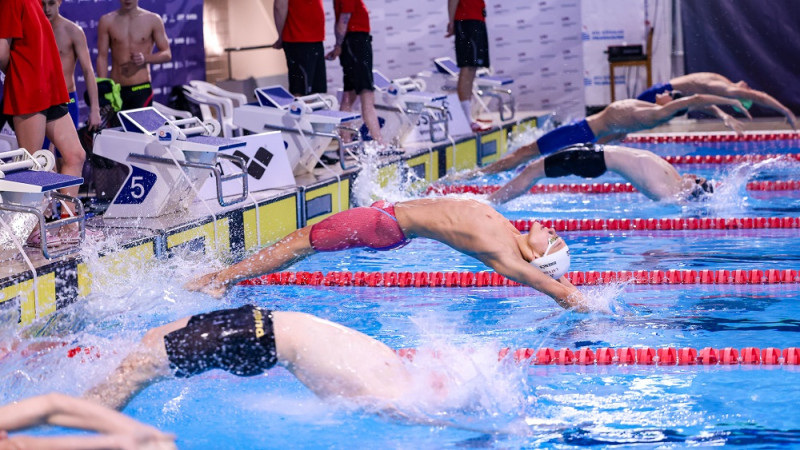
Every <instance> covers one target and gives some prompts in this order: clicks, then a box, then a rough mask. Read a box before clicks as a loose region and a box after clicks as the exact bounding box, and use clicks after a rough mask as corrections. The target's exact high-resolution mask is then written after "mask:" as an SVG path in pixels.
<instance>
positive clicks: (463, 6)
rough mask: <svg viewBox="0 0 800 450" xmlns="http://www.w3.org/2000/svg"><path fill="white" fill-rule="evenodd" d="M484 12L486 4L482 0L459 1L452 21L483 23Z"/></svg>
mask: <svg viewBox="0 0 800 450" xmlns="http://www.w3.org/2000/svg"><path fill="white" fill-rule="evenodd" d="M484 11H486V3H485V2H484V1H483V0H460V1H459V2H458V6H457V7H456V16H455V17H453V20H481V21H485V20H486V18H485V17H484V15H483V13H484Z"/></svg>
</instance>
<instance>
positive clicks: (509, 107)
mask: <svg viewBox="0 0 800 450" xmlns="http://www.w3.org/2000/svg"><path fill="white" fill-rule="evenodd" d="M433 64H434V66H435V67H436V71H437V72H438V73H440V74H443V75H445V76H446V77H448V78H450V79H458V75H459V73H460V72H461V69H460V68H459V67H458V64H456V62H455V61H453V59H452V58H449V57H441V58H436V59H434V60H433ZM473 83H474V89H473V97H474V98H475V99H476V100H477V101H478V103H480V105H481V108H482V109H483V110H485V111H486V112H490V110H489V107H488V102H486V101H484V100H483V97H489V98H490V99H491V98H493V99H495V100H497V104H498V106H497V113H499V114H500V120H501V121H507V120H514V115H515V114H516V106H515V105H516V102H515V100H514V94H513V93H512V92H511V90H510V89H508V86H509V85H511V84H513V83H514V79H513V78H511V77H505V76H498V75H493V74H491V73H490V72H489V70H488V69H486V68H481V69H478V72H477V73H476V76H475V81H474V82H473Z"/></svg>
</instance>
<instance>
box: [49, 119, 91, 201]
mask: <svg viewBox="0 0 800 450" xmlns="http://www.w3.org/2000/svg"><path fill="white" fill-rule="evenodd" d="M45 130H46V134H47V137H48V139H50V141H51V142H52V143H53V145H54V146H55V147H56V148H57V149H58V151H59V152H60V153H61V157H62V158H63V163H62V164H61V173H63V174H65V175H72V176H73V177H79V176H81V174H82V173H83V162H84V161H86V152H84V150H83V146H82V145H81V141H80V140H79V139H78V132H77V130H75V124H73V123H72V119H71V118H70V116H69V114H67V115H65V116H62V117H60V118H58V119H56V120H53V121H50V122H47V127H46V129H45ZM78 189H80V186H71V187H68V188H64V189H62V190H61V192H62V193H63V194H67V195H71V196H73V197H75V196H77V195H78Z"/></svg>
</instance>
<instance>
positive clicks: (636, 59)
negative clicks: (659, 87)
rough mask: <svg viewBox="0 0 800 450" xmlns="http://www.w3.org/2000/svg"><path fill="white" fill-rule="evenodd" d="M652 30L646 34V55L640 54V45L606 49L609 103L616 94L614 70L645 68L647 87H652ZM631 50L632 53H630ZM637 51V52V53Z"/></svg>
mask: <svg viewBox="0 0 800 450" xmlns="http://www.w3.org/2000/svg"><path fill="white" fill-rule="evenodd" d="M654 31H655V30H654V28H653V27H650V30H649V31H648V33H647V44H646V47H647V48H646V53H644V54H642V52H641V46H640V45H636V46H633V45H630V46H611V47H609V48H608V70H609V73H610V75H611V79H610V81H611V101H612V102H613V101H615V100H616V93H615V92H614V89H615V87H616V86H615V83H614V69H616V68H617V67H637V66H645V68H646V69H647V87H648V88H649V87H650V86H652V85H653V69H652V57H653V32H654ZM631 50H633V51H631ZM637 50H638V51H637Z"/></svg>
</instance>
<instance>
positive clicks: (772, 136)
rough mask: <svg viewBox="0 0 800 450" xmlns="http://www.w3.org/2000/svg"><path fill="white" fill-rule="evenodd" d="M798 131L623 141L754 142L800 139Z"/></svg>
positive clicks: (681, 135)
mask: <svg viewBox="0 0 800 450" xmlns="http://www.w3.org/2000/svg"><path fill="white" fill-rule="evenodd" d="M798 139H800V132H798V131H778V132H776V131H762V132H758V131H751V132H747V133H745V134H743V135H741V136H739V135H737V134H736V133H734V132H732V131H730V132H724V133H690V134H686V133H649V134H634V135H628V136H627V137H626V138H625V139H624V140H623V142H625V143H632V142H636V143H648V144H652V143H658V144H661V143H683V142H687V143H697V142H752V141H776V140H798Z"/></svg>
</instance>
